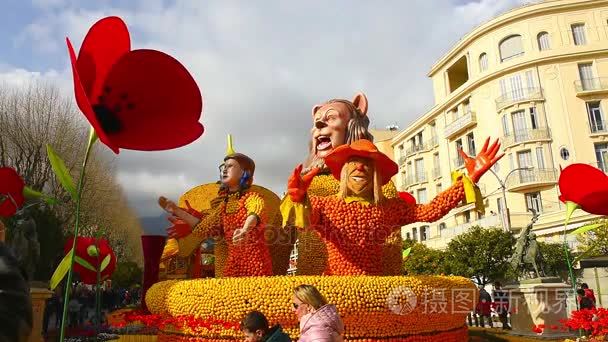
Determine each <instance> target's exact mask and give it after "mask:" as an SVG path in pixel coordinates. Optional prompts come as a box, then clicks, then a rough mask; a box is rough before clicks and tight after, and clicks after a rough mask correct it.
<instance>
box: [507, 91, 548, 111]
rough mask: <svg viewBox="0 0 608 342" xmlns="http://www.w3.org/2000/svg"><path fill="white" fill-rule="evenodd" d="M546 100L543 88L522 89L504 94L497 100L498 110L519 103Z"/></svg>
mask: <svg viewBox="0 0 608 342" xmlns="http://www.w3.org/2000/svg"><path fill="white" fill-rule="evenodd" d="M534 100H544V96H543V90H542V88H536V87H535V88H520V89H516V90H514V91H512V92H510V93H507V94H504V95H502V96H501V97H499V98H497V99H496V110H497V111H500V110H501V109H503V108H505V107H508V106H511V105H513V104H516V103H518V102H526V101H534Z"/></svg>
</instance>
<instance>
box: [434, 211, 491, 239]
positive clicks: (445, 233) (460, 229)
mask: <svg viewBox="0 0 608 342" xmlns="http://www.w3.org/2000/svg"><path fill="white" fill-rule="evenodd" d="M473 226H480V227H484V228H488V227H501V226H502V223H501V222H500V217H499V216H498V215H489V216H486V217H484V218H481V219H479V220H476V221H471V222H469V223H463V224H461V225H458V226H453V227H448V228H446V229H443V230H441V236H440V238H441V239H451V238H454V237H456V236H458V235H460V234H462V233H464V232H466V231H467V230H468V229H469V228H471V227H473ZM431 238H434V237H431Z"/></svg>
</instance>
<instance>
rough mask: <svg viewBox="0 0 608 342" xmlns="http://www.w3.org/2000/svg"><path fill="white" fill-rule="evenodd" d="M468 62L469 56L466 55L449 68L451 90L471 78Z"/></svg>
mask: <svg viewBox="0 0 608 342" xmlns="http://www.w3.org/2000/svg"><path fill="white" fill-rule="evenodd" d="M468 64H469V63H468V61H467V56H466V55H464V56H462V57H460V59H458V60H457V61H456V62H455V63H454V64H452V65H451V66H450V67H449V68H448V71H447V74H448V84H449V87H450V92H453V91H454V90H456V89H458V88H459V87H460V86H461V85H463V84H465V83H466V82H467V81H468V80H469V67H468Z"/></svg>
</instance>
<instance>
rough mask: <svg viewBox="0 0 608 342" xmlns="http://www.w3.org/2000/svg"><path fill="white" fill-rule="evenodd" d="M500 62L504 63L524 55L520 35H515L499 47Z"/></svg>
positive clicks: (506, 39)
mask: <svg viewBox="0 0 608 342" xmlns="http://www.w3.org/2000/svg"><path fill="white" fill-rule="evenodd" d="M498 49H499V50H500V60H501V61H502V62H504V61H507V60H509V59H511V58H515V57H518V56H521V55H523V54H524V48H523V45H522V42H521V36H520V35H513V36H509V37H507V38H505V39H503V40H502V41H501V42H500V44H499V45H498Z"/></svg>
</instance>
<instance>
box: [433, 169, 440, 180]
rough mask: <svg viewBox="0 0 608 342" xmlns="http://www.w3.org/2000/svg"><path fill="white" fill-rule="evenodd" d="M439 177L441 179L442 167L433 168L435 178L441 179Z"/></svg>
mask: <svg viewBox="0 0 608 342" xmlns="http://www.w3.org/2000/svg"><path fill="white" fill-rule="evenodd" d="M439 177H441V168H440V167H435V168H433V178H439Z"/></svg>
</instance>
